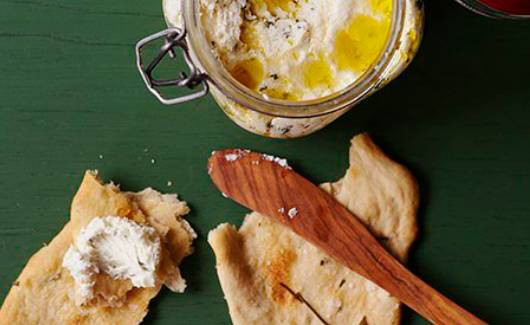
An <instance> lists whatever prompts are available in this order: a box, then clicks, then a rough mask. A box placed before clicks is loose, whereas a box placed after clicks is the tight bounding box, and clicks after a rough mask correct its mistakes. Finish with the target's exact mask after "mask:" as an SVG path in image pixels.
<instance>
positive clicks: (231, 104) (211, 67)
mask: <svg viewBox="0 0 530 325" xmlns="http://www.w3.org/2000/svg"><path fill="white" fill-rule="evenodd" d="M199 6H200V1H196V0H163V9H164V16H165V18H166V22H167V24H168V26H169V27H170V28H169V29H168V30H165V31H162V32H160V33H157V34H154V35H151V36H149V37H147V38H145V39H143V40H141V41H140V42H139V43H138V45H137V47H136V52H137V66H138V68H139V70H140V72H141V74H142V77H143V79H144V81H145V83H146V86H147V87H148V88H149V90H150V91H151V92H152V93H153V94H154V95H155V96H156V97H157V98H158V99H159V100H160V101H161V102H163V103H165V104H178V103H182V102H184V101H188V100H192V99H194V98H198V97H201V96H204V95H205V94H207V93H208V92H211V94H212V96H213V97H214V99H215V100H216V102H217V103H218V104H219V106H220V107H221V109H222V110H223V111H224V112H225V113H226V115H227V116H228V117H229V118H230V119H232V120H233V121H234V122H235V123H236V124H237V125H239V126H240V127H242V128H244V129H246V130H248V131H250V132H253V133H256V134H259V135H263V136H267V137H273V138H295V137H301V136H305V135H308V134H311V133H313V132H315V131H317V130H320V129H322V128H323V127H325V126H326V125H328V124H330V123H331V122H332V121H334V120H335V119H337V118H338V117H339V116H341V115H342V114H344V113H345V112H347V111H348V110H349V109H351V108H352V107H354V106H355V105H356V104H358V103H359V102H361V101H362V100H363V99H364V98H366V97H367V96H369V95H370V94H372V93H373V92H375V91H377V90H379V89H381V88H382V87H383V86H384V85H386V84H387V83H388V82H389V81H391V80H393V79H394V78H396V77H397V76H398V75H399V74H400V73H401V72H402V71H403V70H404V69H405V68H406V67H407V66H408V64H409V63H410V62H411V60H412V59H413V57H414V55H415V54H416V52H417V50H418V46H419V44H420V41H421V36H422V31H423V3H422V1H421V0H393V3H392V19H391V24H390V32H389V33H388V37H387V40H386V44H385V47H384V50H383V51H382V52H381V53H380V54H379V57H378V59H377V60H375V61H374V62H373V63H372V65H371V66H370V67H369V68H368V69H367V70H366V71H365V72H364V73H363V74H362V75H361V76H360V77H358V78H357V79H356V80H355V81H354V82H353V83H352V84H350V85H349V86H347V87H345V88H344V89H342V90H340V91H338V92H336V93H333V94H331V95H328V96H326V97H322V98H318V99H313V100H303V101H289V100H282V99H272V98H265V97H264V96H262V95H261V94H259V93H257V92H255V91H252V90H250V89H248V88H246V87H245V86H243V85H242V84H240V83H239V82H238V81H236V80H235V79H234V78H233V77H232V76H231V75H230V73H229V72H228V71H227V70H226V69H225V68H224V66H223V64H221V62H220V61H219V60H218V59H217V58H216V57H215V55H214V53H213V51H212V49H211V47H210V44H209V42H208V40H207V38H206V36H205V33H204V32H203V27H202V24H201V20H200V7H199ZM157 38H165V41H166V43H165V45H164V46H163V47H162V51H161V53H160V54H159V55H158V57H157V58H156V59H155V60H154V61H153V62H151V64H149V65H148V66H147V67H146V66H144V64H143V62H142V48H143V47H144V46H145V45H146V44H147V43H149V42H151V41H153V40H155V39H157ZM174 47H180V48H182V49H183V53H184V59H185V61H186V63H187V64H188V67H189V68H190V73H189V75H188V74H181V75H180V76H179V78H177V79H175V80H155V79H153V77H152V72H153V70H154V68H155V66H156V65H157V64H158V63H159V62H160V61H161V59H162V58H163V56H164V55H166V54H169V55H171V56H173V55H174V52H173V48H174ZM201 85H202V89H201V90H199V91H197V92H195V93H192V94H190V95H187V96H184V97H178V98H171V99H167V98H165V97H163V96H162V95H161V92H160V87H165V86H177V87H188V88H194V87H197V86H201Z"/></svg>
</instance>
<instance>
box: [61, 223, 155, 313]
mask: <svg viewBox="0 0 530 325" xmlns="http://www.w3.org/2000/svg"><path fill="white" fill-rule="evenodd" d="M160 249H161V244H160V238H159V236H158V234H157V232H156V230H155V229H154V228H152V227H149V226H144V225H140V224H138V223H136V222H134V221H132V220H130V219H127V218H123V217H117V216H108V217H102V218H100V217H98V218H94V219H93V220H92V221H91V222H90V223H89V224H88V225H87V226H86V227H84V228H83V229H82V230H81V231H80V232H79V234H78V235H77V237H76V238H75V240H74V242H73V243H72V245H70V247H69V249H68V251H67V252H66V254H65V255H64V258H63V264H62V265H63V267H65V268H66V269H68V270H69V271H70V274H71V275H72V277H73V278H74V280H75V282H76V287H77V289H78V291H79V294H80V296H81V298H82V300H83V301H82V302H81V303H83V302H85V301H88V300H90V299H91V298H92V297H93V287H94V285H95V277H96V275H97V274H99V273H105V274H107V275H109V276H111V277H112V278H114V279H129V280H130V281H131V282H132V284H133V285H134V286H135V287H142V288H146V287H154V286H155V283H156V269H157V267H158V264H159V262H160Z"/></svg>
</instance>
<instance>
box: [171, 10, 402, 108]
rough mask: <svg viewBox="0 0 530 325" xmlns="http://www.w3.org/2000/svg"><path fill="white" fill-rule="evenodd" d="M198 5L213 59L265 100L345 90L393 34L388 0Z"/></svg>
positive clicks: (310, 95) (291, 98)
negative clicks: (215, 58)
mask: <svg viewBox="0 0 530 325" xmlns="http://www.w3.org/2000/svg"><path fill="white" fill-rule="evenodd" d="M166 1H168V0H166ZM199 1H200V10H201V12H200V14H201V22H202V24H203V27H204V30H205V32H206V37H207V39H208V40H209V42H210V44H211V47H212V50H213V51H214V53H215V55H216V56H217V57H218V58H219V60H220V61H221V62H222V63H223V64H224V66H225V68H227V70H228V71H229V72H230V74H231V75H232V76H233V77H234V78H235V79H237V80H238V81H239V82H240V83H242V84H243V85H245V86H247V87H248V88H250V89H252V90H255V91H258V92H259V93H261V94H262V95H263V96H264V97H266V98H268V97H269V98H278V99H286V100H295V101H296V100H308V99H315V98H319V97H324V96H327V95H330V94H332V93H334V92H337V91H339V90H341V89H343V88H345V87H347V86H348V85H350V84H352V83H353V82H354V81H355V80H356V79H357V78H359V76H360V75H362V74H363V73H364V72H365V71H366V70H367V69H368V67H369V66H370V65H371V64H372V63H373V62H375V60H376V59H377V58H378V56H379V54H380V52H381V51H382V50H383V47H384V45H385V42H386V38H387V35H388V32H389V30H390V20H391V18H390V16H391V6H392V0H303V1H299V0H199Z"/></svg>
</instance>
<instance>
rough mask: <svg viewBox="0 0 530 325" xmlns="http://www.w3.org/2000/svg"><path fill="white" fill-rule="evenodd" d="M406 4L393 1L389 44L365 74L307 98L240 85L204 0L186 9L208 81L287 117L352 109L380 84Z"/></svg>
mask: <svg viewBox="0 0 530 325" xmlns="http://www.w3.org/2000/svg"><path fill="white" fill-rule="evenodd" d="M406 3H407V1H402V0H392V19H391V24H390V30H389V33H388V37H387V39H386V44H385V46H384V48H383V50H382V51H381V52H380V53H379V56H378V58H377V59H376V60H374V62H373V63H372V64H371V66H370V67H369V68H368V69H367V70H366V71H365V72H364V73H363V74H362V75H361V76H359V77H358V78H356V80H355V81H354V82H353V83H351V84H350V85H348V86H346V87H344V88H343V89H341V90H339V91H337V92H335V93H332V94H330V95H328V96H325V97H320V98H316V99H311V100H303V101H288V100H280V99H267V98H265V97H263V96H261V95H260V94H259V93H258V92H256V91H253V90H250V89H248V88H247V87H245V86H244V85H242V84H240V83H239V82H238V81H237V80H236V79H235V78H234V77H232V75H231V74H230V73H229V72H228V71H227V70H226V69H225V68H224V66H223V65H222V64H219V60H218V59H217V58H216V57H215V55H214V53H213V51H212V50H211V47H210V45H209V42H208V40H207V37H206V33H205V32H204V31H203V26H202V23H201V19H200V18H201V17H200V1H197V0H185V1H184V4H183V5H184V8H183V12H184V22H185V25H186V30H187V33H188V44H189V46H190V49H191V51H192V53H193V55H194V58H195V59H196V60H198V64H199V67H200V69H202V70H203V72H204V73H205V74H207V75H208V80H209V81H210V82H211V83H213V84H214V86H215V87H216V88H218V89H219V90H220V91H221V92H222V93H223V95H225V96H226V97H228V98H229V99H231V100H233V101H234V102H236V103H238V104H240V105H242V106H243V107H245V108H248V109H250V110H254V111H257V112H259V113H262V114H266V115H270V116H279V117H287V118H308V117H316V116H322V115H327V114H331V113H334V112H336V111H339V110H342V109H345V108H349V107H351V106H352V105H354V104H355V103H357V102H359V101H360V100H361V99H363V98H364V97H365V96H366V95H367V94H368V93H370V91H371V90H372V89H373V88H374V87H376V86H378V84H379V82H378V80H379V79H380V77H381V75H383V73H384V72H385V71H386V69H387V67H388V66H389V64H390V63H391V60H392V57H393V53H394V51H395V50H396V49H397V47H398V45H399V40H400V35H401V33H402V31H403V28H404V21H405V6H406V5H407V4H406Z"/></svg>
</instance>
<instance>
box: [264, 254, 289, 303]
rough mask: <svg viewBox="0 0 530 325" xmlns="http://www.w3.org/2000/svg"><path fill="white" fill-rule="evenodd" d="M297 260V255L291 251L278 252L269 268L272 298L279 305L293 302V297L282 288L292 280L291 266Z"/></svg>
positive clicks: (268, 274) (267, 272)
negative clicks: (283, 284)
mask: <svg viewBox="0 0 530 325" xmlns="http://www.w3.org/2000/svg"><path fill="white" fill-rule="evenodd" d="M295 259H296V253H295V252H294V251H293V250H291V249H287V250H285V249H282V250H280V251H278V252H277V253H276V254H275V255H274V257H273V258H272V260H271V263H270V265H268V266H267V270H266V274H267V280H268V282H269V284H270V286H271V298H272V301H274V302H275V303H277V304H280V305H287V304H288V303H291V302H292V301H293V297H292V295H290V294H289V292H288V291H286V290H285V288H284V287H283V286H282V283H285V284H288V283H289V282H290V279H291V274H290V271H291V265H292V264H293V262H294V260H295Z"/></svg>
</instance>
